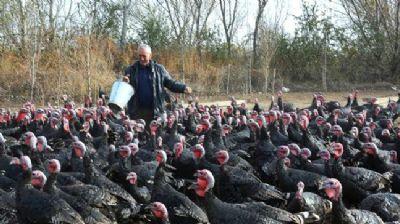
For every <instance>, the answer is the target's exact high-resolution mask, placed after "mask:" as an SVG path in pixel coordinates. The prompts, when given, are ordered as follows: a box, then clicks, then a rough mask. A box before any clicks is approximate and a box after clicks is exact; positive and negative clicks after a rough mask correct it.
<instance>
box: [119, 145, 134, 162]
mask: <svg viewBox="0 0 400 224" xmlns="http://www.w3.org/2000/svg"><path fill="white" fill-rule="evenodd" d="M131 153H132V152H131V149H130V148H129V146H127V145H122V146H120V147H119V150H118V154H119V156H120V157H121V158H123V159H126V158H128V157H129V156H131Z"/></svg>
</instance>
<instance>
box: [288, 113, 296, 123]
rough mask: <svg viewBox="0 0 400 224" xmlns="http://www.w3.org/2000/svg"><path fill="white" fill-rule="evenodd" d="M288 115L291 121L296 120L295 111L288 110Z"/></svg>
mask: <svg viewBox="0 0 400 224" xmlns="http://www.w3.org/2000/svg"><path fill="white" fill-rule="evenodd" d="M289 114H290V117H292V121H297V114H296V112H289Z"/></svg>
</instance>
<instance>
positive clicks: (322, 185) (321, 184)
mask: <svg viewBox="0 0 400 224" xmlns="http://www.w3.org/2000/svg"><path fill="white" fill-rule="evenodd" d="M318 185H319V187H318V190H325V189H328V188H329V185H328V184H327V183H318Z"/></svg>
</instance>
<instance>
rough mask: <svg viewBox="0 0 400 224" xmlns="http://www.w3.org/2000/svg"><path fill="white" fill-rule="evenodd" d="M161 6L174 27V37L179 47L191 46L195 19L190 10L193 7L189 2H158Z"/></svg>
mask: <svg viewBox="0 0 400 224" xmlns="http://www.w3.org/2000/svg"><path fill="white" fill-rule="evenodd" d="M157 2H158V4H159V6H161V8H162V9H164V10H165V11H166V12H167V14H168V18H169V22H170V24H171V27H172V31H173V36H174V37H175V39H176V41H177V42H178V44H179V45H182V44H186V45H190V43H191V42H192V37H193V36H192V33H193V32H192V31H193V25H194V23H193V17H192V14H191V12H190V10H187V9H188V8H190V7H192V5H191V1H189V0H169V1H163V0H157Z"/></svg>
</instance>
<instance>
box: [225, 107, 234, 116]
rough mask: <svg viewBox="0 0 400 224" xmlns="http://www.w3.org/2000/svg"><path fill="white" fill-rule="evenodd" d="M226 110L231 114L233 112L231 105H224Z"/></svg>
mask: <svg viewBox="0 0 400 224" xmlns="http://www.w3.org/2000/svg"><path fill="white" fill-rule="evenodd" d="M226 112H227V113H228V114H232V113H233V108H232V106H230V105H229V106H227V107H226Z"/></svg>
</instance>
